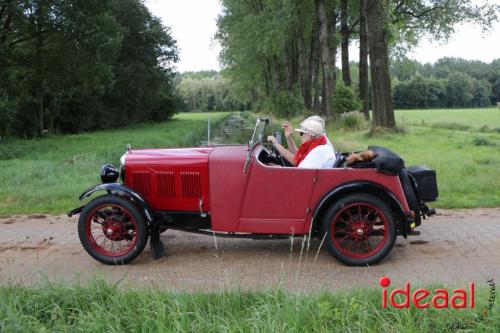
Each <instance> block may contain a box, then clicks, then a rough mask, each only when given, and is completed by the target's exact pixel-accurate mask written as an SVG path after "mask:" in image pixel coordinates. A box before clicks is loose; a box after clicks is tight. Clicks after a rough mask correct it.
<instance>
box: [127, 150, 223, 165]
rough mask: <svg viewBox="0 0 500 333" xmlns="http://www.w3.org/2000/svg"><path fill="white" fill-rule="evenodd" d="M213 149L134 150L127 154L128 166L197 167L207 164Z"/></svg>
mask: <svg viewBox="0 0 500 333" xmlns="http://www.w3.org/2000/svg"><path fill="white" fill-rule="evenodd" d="M213 149H214V148H213V147H197V148H169V149H132V150H129V151H128V152H127V153H126V154H125V164H127V165H149V166H151V165H193V164H194V165H196V164H202V163H207V161H208V156H209V155H210V153H212V151H213Z"/></svg>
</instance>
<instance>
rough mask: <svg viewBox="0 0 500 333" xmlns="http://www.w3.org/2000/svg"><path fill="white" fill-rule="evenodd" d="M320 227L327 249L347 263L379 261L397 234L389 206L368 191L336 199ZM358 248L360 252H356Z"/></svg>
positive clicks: (387, 251)
mask: <svg viewBox="0 0 500 333" xmlns="http://www.w3.org/2000/svg"><path fill="white" fill-rule="evenodd" d="M353 213H354V214H353ZM321 227H322V233H323V235H325V234H326V236H325V244H326V248H327V249H328V251H329V252H330V253H331V254H332V255H333V256H334V257H335V258H336V259H337V260H338V261H340V262H342V263H343V264H345V265H348V266H365V265H372V264H375V263H377V262H379V261H380V260H382V259H383V258H385V256H387V254H388V253H389V252H390V251H391V249H392V248H393V246H394V243H395V242H396V237H397V233H396V227H395V223H394V217H393V214H392V211H391V209H390V207H389V206H388V205H387V204H386V203H385V202H384V201H383V200H381V199H379V198H377V197H376V196H374V195H371V194H366V193H357V194H351V195H347V196H345V197H342V198H341V199H340V200H338V201H337V202H335V203H334V204H333V205H332V206H331V207H330V208H329V209H328V210H327V211H326V213H325V215H324V216H323V219H322V224H321ZM334 229H335V232H333V230H334ZM348 244H352V245H348ZM372 244H375V246H374V248H373V249H371V246H372ZM351 246H352V248H351ZM347 247H349V248H347ZM356 247H359V250H360V252H359V253H358V252H355V251H354V249H355V248H356ZM363 247H365V248H366V249H367V251H364V250H363ZM351 249H352V250H351ZM370 249H371V250H370Z"/></svg>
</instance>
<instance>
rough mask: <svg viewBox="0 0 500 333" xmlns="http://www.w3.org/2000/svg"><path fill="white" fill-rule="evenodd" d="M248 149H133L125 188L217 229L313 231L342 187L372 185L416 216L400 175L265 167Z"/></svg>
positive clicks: (164, 208)
mask: <svg viewBox="0 0 500 333" xmlns="http://www.w3.org/2000/svg"><path fill="white" fill-rule="evenodd" d="M262 149H263V148H262V146H259V147H256V148H255V149H254V150H253V152H252V159H251V162H250V165H249V168H248V171H247V172H245V173H244V172H243V167H244V164H245V158H246V154H247V152H248V146H246V145H241V146H219V147H210V148H187V149H155V150H149V149H146V150H131V151H129V153H128V154H127V155H126V160H125V161H126V162H125V181H124V184H125V185H127V186H129V187H130V188H133V189H134V190H136V191H137V192H138V193H139V194H141V196H142V197H143V198H144V199H145V200H146V201H147V202H148V203H149V205H150V207H151V209H152V210H154V211H185V212H199V211H200V200H201V202H202V209H201V211H202V212H203V213H206V214H207V215H209V216H210V220H211V230H213V231H220V232H241V233H256V234H295V235H300V234H307V233H308V232H309V229H310V226H311V220H312V218H313V214H314V212H315V211H316V209H317V208H318V207H319V204H320V202H321V200H322V199H323V198H324V197H325V196H326V195H327V194H328V193H329V192H330V191H331V190H332V189H335V188H338V187H340V186H342V185H346V184H351V183H357V182H360V181H365V182H371V183H374V184H377V185H378V186H380V187H381V188H383V189H384V190H385V191H387V193H391V194H392V195H393V197H394V198H395V199H396V200H397V201H398V203H399V204H400V205H401V207H402V209H403V213H404V214H406V215H410V214H411V213H410V209H409V207H408V204H407V201H406V198H405V195H404V193H403V190H402V187H401V183H400V180H399V178H398V176H395V175H389V174H385V173H381V172H377V171H376V170H375V169H373V168H367V169H355V168H334V169H300V168H282V167H275V166H267V165H265V164H264V163H262V162H261V161H259V159H258V156H259V154H260V153H261V152H262Z"/></svg>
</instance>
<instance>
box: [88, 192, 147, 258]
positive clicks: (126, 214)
mask: <svg viewBox="0 0 500 333" xmlns="http://www.w3.org/2000/svg"><path fill="white" fill-rule="evenodd" d="M78 236H79V237H80V242H81V243H82V245H83V248H84V249H85V250H86V251H87V252H88V254H90V255H91V256H92V257H93V258H94V259H96V260H98V261H100V262H102V263H103V264H107V265H123V264H127V263H129V262H131V261H132V260H134V259H135V258H137V256H138V255H139V254H141V252H142V250H144V247H145V246H146V243H147V241H148V228H147V224H146V221H145V219H144V216H143V214H141V212H140V211H139V210H138V209H137V207H136V206H135V205H134V204H133V203H132V202H131V201H130V200H129V199H127V198H125V197H122V196H119V195H111V194H106V195H102V196H100V197H97V198H95V199H94V200H92V201H90V202H89V203H88V204H87V205H86V206H85V208H84V209H83V211H82V213H81V214H80V218H79V220H78ZM100 240H102V241H100ZM124 242H125V245H126V247H125V249H122V245H123V243H124ZM108 244H110V246H111V248H110V249H109V250H107V249H106V248H105V245H108ZM115 246H116V247H119V248H118V249H116V250H118V251H116V252H112V251H113V250H115Z"/></svg>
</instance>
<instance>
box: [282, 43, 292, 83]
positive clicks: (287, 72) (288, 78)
mask: <svg viewBox="0 0 500 333" xmlns="http://www.w3.org/2000/svg"><path fill="white" fill-rule="evenodd" d="M289 56H290V54H289V50H288V47H287V45H286V44H285V45H283V55H282V59H283V72H284V73H283V74H284V77H285V82H284V83H285V90H286V91H290V90H291V89H292V68H291V67H292V66H291V64H290V58H289Z"/></svg>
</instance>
